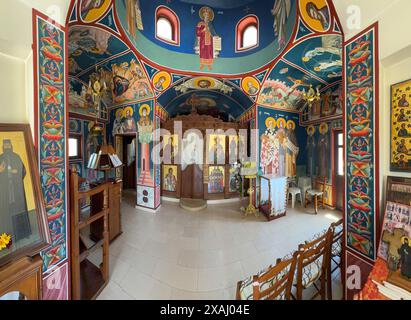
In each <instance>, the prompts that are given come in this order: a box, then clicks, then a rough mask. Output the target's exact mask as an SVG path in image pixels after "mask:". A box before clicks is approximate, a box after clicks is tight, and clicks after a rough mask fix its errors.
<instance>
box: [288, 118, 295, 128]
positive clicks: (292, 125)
mask: <svg viewBox="0 0 411 320" xmlns="http://www.w3.org/2000/svg"><path fill="white" fill-rule="evenodd" d="M290 125H291V129H292V130H295V127H296V125H295V122H294V121H293V120H288V121H287V129H288V127H289V126H290Z"/></svg>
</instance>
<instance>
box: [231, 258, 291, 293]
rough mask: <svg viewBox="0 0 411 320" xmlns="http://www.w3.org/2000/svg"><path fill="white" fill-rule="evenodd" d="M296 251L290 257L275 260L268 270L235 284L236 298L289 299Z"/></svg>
mask: <svg viewBox="0 0 411 320" xmlns="http://www.w3.org/2000/svg"><path fill="white" fill-rule="evenodd" d="M297 258H298V252H295V253H294V254H293V256H292V257H291V258H290V259H286V260H281V259H278V260H277V264H276V265H275V266H274V267H271V268H270V269H269V270H267V271H265V272H263V273H261V274H260V275H255V276H253V277H252V278H250V279H248V282H247V280H246V283H244V282H243V281H240V282H239V283H238V284H237V300H242V299H243V297H242V292H243V296H245V299H247V300H251V298H252V300H290V299H291V289H292V285H293V280H294V274H295V269H296V265H297Z"/></svg>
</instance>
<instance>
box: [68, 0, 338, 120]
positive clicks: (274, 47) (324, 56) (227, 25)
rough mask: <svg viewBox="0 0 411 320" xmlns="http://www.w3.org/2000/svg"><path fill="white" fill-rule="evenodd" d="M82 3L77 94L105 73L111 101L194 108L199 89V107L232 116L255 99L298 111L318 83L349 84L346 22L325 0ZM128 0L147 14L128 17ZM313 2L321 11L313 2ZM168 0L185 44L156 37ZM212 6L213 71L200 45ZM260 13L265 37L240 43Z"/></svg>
mask: <svg viewBox="0 0 411 320" xmlns="http://www.w3.org/2000/svg"><path fill="white" fill-rule="evenodd" d="M84 3H88V1H85V2H84V0H78V1H76V2H75V5H74V6H72V9H71V16H70V20H69V26H70V28H69V69H70V70H69V75H70V82H71V88H70V90H71V93H72V95H71V96H72V98H73V99H74V100H75V101H76V103H77V102H81V101H82V99H83V97H82V95H83V92H84V91H87V89H88V88H87V87H88V83H89V81H90V79H94V78H95V77H100V78H104V79H106V83H107V84H108V87H109V89H110V90H109V93H110V94H108V95H107V97H105V98H106V99H105V102H106V104H107V107H108V108H115V107H118V106H124V105H126V104H133V103H137V102H139V101H145V100H147V99H154V100H155V101H156V103H158V104H159V105H161V106H163V107H164V108H165V109H166V110H167V111H168V112H169V114H170V116H174V115H176V114H184V113H188V112H189V111H190V110H191V109H190V105H189V103H187V101H189V100H190V97H192V96H194V98H195V99H197V100H196V101H199V102H198V103H199V108H198V109H199V112H200V113H207V112H209V113H210V114H213V115H216V116H218V117H220V118H223V119H226V120H233V119H237V118H238V117H239V116H240V115H241V114H243V113H244V111H246V110H248V109H250V108H251V107H253V106H254V105H256V104H257V105H261V106H265V107H269V108H275V109H281V110H288V111H296V108H297V105H298V102H299V101H300V100H301V96H302V92H303V90H307V89H308V88H309V87H310V85H312V86H313V87H318V88H319V90H321V91H326V90H327V91H328V90H330V88H331V89H332V90H334V89H335V90H337V89H338V86H339V84H340V83H341V73H342V58H341V54H342V50H341V44H342V33H341V27H340V25H339V22H338V20H337V19H336V16H335V11H334V10H333V7H332V5H331V3H329V2H328V1H327V0H299V1H294V0H266V1H265V0H264V1H261V0H258V1H257V0H102V2H101V6H100V7H98V8H95V9H91V10H87V8H84ZM130 3H131V4H133V3H134V5H135V6H136V7H135V8H137V9H139V10H140V12H141V21H137V20H132V21H130V20H128V19H127V17H128V14H127V13H128V12H127V10H126V9H127V5H128V6H130ZM312 3H314V5H315V7H316V8H317V9H316V10H317V11H316V16H315V17H312V16H310V14H308V10H307V8H308V6H309V5H310V6H311V5H312ZM160 6H165V7H167V8H169V9H171V10H173V11H174V12H175V14H176V15H177V16H178V18H179V20H180V23H181V37H180V44H179V45H178V46H175V45H170V44H166V43H164V42H162V41H160V40H158V39H156V37H155V14H156V9H157V8H158V7H160ZM204 6H208V7H210V8H211V9H212V10H213V13H214V20H213V27H214V29H215V30H216V33H217V34H218V35H219V36H220V37H221V38H222V41H221V44H222V47H221V51H220V52H219V55H218V57H217V58H216V59H214V61H213V62H214V63H213V65H212V70H208V68H205V69H204V70H200V57H199V55H198V54H196V52H195V50H194V46H195V41H196V26H197V24H198V23H199V22H200V21H201V19H200V16H199V10H200V9H201V8H202V7H204ZM273 12H274V13H275V14H273ZM133 14H135V12H134V13H133ZM252 14H254V15H256V16H257V17H258V21H259V24H260V26H259V30H260V37H259V45H258V47H257V48H255V49H252V50H249V51H246V52H236V50H235V49H236V46H235V37H236V34H235V28H236V25H237V23H238V22H239V21H240V20H241V19H242V18H244V17H245V16H247V15H252ZM129 23H132V24H133V25H132V28H131V29H132V30H131V31H134V32H135V34H133V32H131V33H130V25H129ZM279 28H280V29H281V30H280V31H279ZM133 29H134V30H133ZM140 29H141V30H140ZM281 32H282V33H281ZM280 33H281V34H282V35H283V37H284V41H282V42H281V41H279V40H280V39H279V36H278V35H279V34H280ZM118 79H120V80H121V81H119V80H118ZM73 99H70V100H71V101H72V100H73ZM83 100H84V99H83ZM76 106H77V105H76ZM76 111H78V110H76Z"/></svg>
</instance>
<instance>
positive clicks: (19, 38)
mask: <svg viewBox="0 0 411 320" xmlns="http://www.w3.org/2000/svg"><path fill="white" fill-rule="evenodd" d="M69 4H70V0H0V97H1V101H0V123H29V124H30V125H31V128H32V130H33V126H34V103H33V98H34V91H33V88H34V86H33V53H32V43H33V35H32V34H33V33H32V9H33V8H36V9H37V10H39V11H40V12H43V13H45V14H46V15H48V16H50V17H52V18H53V19H54V20H55V21H57V22H58V23H60V24H62V25H64V24H65V20H66V16H67V12H68V7H69Z"/></svg>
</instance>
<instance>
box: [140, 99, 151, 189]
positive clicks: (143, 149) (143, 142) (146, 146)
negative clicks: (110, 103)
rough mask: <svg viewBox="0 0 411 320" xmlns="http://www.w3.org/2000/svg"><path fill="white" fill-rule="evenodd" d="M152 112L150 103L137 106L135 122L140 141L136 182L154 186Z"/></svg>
mask: <svg viewBox="0 0 411 320" xmlns="http://www.w3.org/2000/svg"><path fill="white" fill-rule="evenodd" d="M152 114H153V112H152V110H151V107H150V105H148V104H142V105H141V106H140V108H139V115H140V119H139V120H138V122H137V130H138V140H139V143H140V148H139V151H140V165H139V169H140V172H139V177H138V181H137V183H138V184H140V185H146V186H147V185H148V186H154V180H153V175H152V172H151V166H150V162H151V158H150V153H151V144H152V142H153V138H154V136H153V135H154V127H153V120H152V119H153V115H152Z"/></svg>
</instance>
